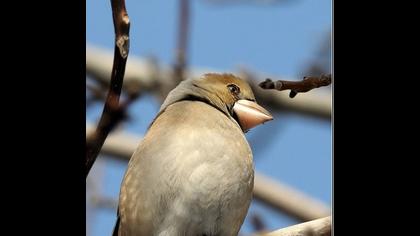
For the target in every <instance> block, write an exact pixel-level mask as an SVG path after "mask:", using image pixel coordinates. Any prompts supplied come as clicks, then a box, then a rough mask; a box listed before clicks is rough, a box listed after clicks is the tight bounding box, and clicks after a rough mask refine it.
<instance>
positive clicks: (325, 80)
mask: <svg viewBox="0 0 420 236" xmlns="http://www.w3.org/2000/svg"><path fill="white" fill-rule="evenodd" d="M330 84H331V74H328V75H321V76H320V77H308V76H305V77H304V78H303V80H302V81H287V80H277V81H275V82H273V81H272V80H271V79H269V78H267V79H265V81H263V82H261V83H260V84H259V86H260V87H261V88H263V89H276V90H278V91H282V90H288V89H290V94H289V97H290V98H294V97H295V96H296V95H297V94H298V93H306V92H308V91H310V90H312V89H314V88H319V87H322V86H327V85H330Z"/></svg>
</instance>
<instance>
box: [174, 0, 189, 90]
mask: <svg viewBox="0 0 420 236" xmlns="http://www.w3.org/2000/svg"><path fill="white" fill-rule="evenodd" d="M189 22H190V1H189V0H179V19H178V41H177V48H176V61H175V64H174V78H175V80H177V83H179V82H181V81H182V80H184V79H185V69H186V67H187V46H188V33H189V32H188V31H189V30H188V29H189Z"/></svg>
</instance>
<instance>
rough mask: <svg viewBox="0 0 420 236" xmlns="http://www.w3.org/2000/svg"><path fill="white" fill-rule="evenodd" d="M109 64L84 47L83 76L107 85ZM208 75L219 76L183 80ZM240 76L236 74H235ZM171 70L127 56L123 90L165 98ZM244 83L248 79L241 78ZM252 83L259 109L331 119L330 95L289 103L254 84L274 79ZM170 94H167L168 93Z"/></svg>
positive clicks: (105, 56) (100, 52) (192, 73)
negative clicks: (140, 91) (84, 65)
mask: <svg viewBox="0 0 420 236" xmlns="http://www.w3.org/2000/svg"><path fill="white" fill-rule="evenodd" d="M111 61H112V56H111V54H110V53H109V52H108V51H107V50H104V49H98V48H95V47H93V46H89V45H87V46H86V73H87V74H89V75H91V76H92V77H93V78H94V79H97V80H99V81H101V82H103V83H109V80H108V79H107V78H108V77H107V76H108V75H109V74H110V73H111V70H110V66H109V65H110V64H111ZM208 72H220V71H218V70H215V69H211V68H195V69H194V70H189V71H188V72H186V77H187V78H189V77H199V76H201V75H203V74H205V73H208ZM239 73H241V72H238V74H239ZM172 74H173V73H171V70H169V69H168V68H167V67H166V68H165V67H163V68H159V69H157V68H156V66H153V65H151V64H150V63H148V62H147V61H146V60H142V59H140V58H138V57H135V56H130V61H129V62H128V63H127V69H126V75H125V78H124V84H123V89H124V90H127V89H129V88H130V87H132V86H137V87H140V88H141V90H142V91H143V92H152V93H154V94H158V95H160V97H163V98H164V97H165V96H166V94H165V93H164V92H161V91H163V90H166V89H162V88H164V87H167V88H171V89H172V88H174V87H175V86H176V85H177V83H176V82H175V80H173V79H171V78H172ZM243 77H244V79H247V76H243ZM254 77H255V78H253V79H248V81H249V83H250V85H251V87H252V89H253V91H254V94H255V96H256V98H257V100H258V102H259V103H261V105H263V106H264V107H268V108H269V110H270V111H272V110H278V111H284V110H289V111H293V112H299V113H302V114H305V115H311V116H315V117H320V118H323V119H330V117H331V93H320V92H318V91H316V90H315V91H313V92H311V93H305V94H301V95H300V96H298V97H296V98H294V99H293V100H291V99H289V98H288V96H287V95H286V94H284V93H279V92H277V91H274V90H273V91H272V90H264V89H262V88H260V87H259V86H258V84H257V81H259V80H260V79H259V78H263V77H265V78H267V77H270V78H276V76H266V75H264V76H262V75H258V74H257V75H256V76H254ZM168 91H169V90H168Z"/></svg>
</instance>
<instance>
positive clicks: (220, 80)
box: [160, 73, 273, 132]
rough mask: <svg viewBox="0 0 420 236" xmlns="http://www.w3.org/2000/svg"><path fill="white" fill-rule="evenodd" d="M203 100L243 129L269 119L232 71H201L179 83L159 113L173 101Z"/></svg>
mask: <svg viewBox="0 0 420 236" xmlns="http://www.w3.org/2000/svg"><path fill="white" fill-rule="evenodd" d="M182 100H196V101H202V102H205V103H207V104H209V105H211V106H213V107H215V108H217V109H218V110H220V111H221V112H223V113H224V114H225V115H227V116H228V117H229V118H231V119H233V120H235V121H236V122H237V123H238V124H239V126H240V127H241V128H242V130H243V131H244V132H247V131H248V130H249V129H251V128H253V127H255V126H257V125H259V124H262V123H264V122H266V121H269V120H272V119H273V117H272V116H271V114H270V113H269V112H268V111H267V110H265V109H264V108H263V107H261V106H260V105H258V104H257V103H256V100H255V97H254V94H253V92H252V89H251V87H250V86H249V84H248V83H247V82H246V81H245V80H242V79H240V78H239V77H236V76H234V75H232V74H214V73H210V74H205V75H204V76H202V77H201V78H197V79H190V80H185V81H183V82H181V83H180V84H179V85H178V86H177V87H176V88H175V89H174V90H172V91H171V92H170V93H169V95H168V97H167V98H166V100H165V102H164V103H163V105H162V107H161V110H160V112H162V111H163V110H164V109H165V108H166V107H167V106H169V105H170V104H173V103H175V102H177V101H182Z"/></svg>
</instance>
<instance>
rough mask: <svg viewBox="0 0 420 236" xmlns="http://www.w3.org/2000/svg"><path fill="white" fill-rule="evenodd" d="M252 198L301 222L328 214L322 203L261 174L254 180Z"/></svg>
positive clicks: (327, 209) (328, 211)
mask: <svg viewBox="0 0 420 236" xmlns="http://www.w3.org/2000/svg"><path fill="white" fill-rule="evenodd" d="M254 197H255V199H257V200H260V201H262V202H263V203H265V204H267V205H270V206H272V207H274V208H276V209H281V210H282V211H283V212H285V213H286V214H288V215H290V216H292V217H294V218H296V219H298V220H301V221H307V220H313V219H317V218H320V217H324V216H327V215H329V214H330V209H329V207H327V206H326V205H325V204H324V203H322V202H320V201H317V200H315V199H313V198H311V197H309V196H307V195H305V194H304V193H302V192H300V191H298V190H297V189H294V188H292V187H290V186H287V185H286V184H284V183H281V182H279V181H275V180H272V179H269V178H268V177H266V176H264V175H262V174H256V175H255V178H254Z"/></svg>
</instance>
